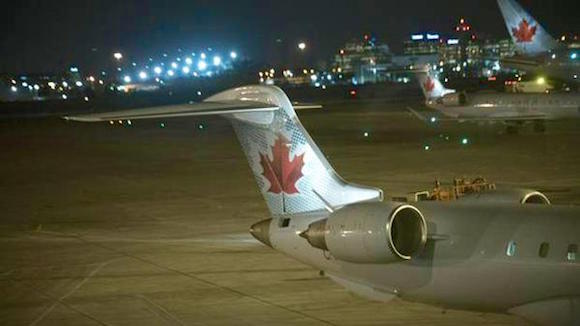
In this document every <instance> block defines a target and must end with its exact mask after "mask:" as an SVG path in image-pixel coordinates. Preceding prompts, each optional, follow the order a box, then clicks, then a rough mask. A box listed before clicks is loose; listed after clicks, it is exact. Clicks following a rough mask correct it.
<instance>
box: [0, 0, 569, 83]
mask: <svg viewBox="0 0 580 326" xmlns="http://www.w3.org/2000/svg"><path fill="white" fill-rule="evenodd" d="M519 2H520V3H521V4H522V5H523V6H524V7H526V8H527V9H529V10H530V11H531V12H532V15H534V16H535V17H536V18H537V19H538V20H540V21H541V22H542V24H543V25H544V27H546V28H547V30H548V31H549V32H550V33H551V34H552V35H555V36H556V35H560V34H562V33H565V32H578V31H579V29H580V28H579V19H578V16H577V12H578V11H577V6H576V5H577V0H566V1H562V0H555V1H546V0H519ZM461 16H464V17H465V18H466V19H468V21H469V22H470V23H471V24H472V26H473V28H474V29H475V31H476V32H479V33H484V34H486V35H489V36H493V37H507V32H506V30H505V26H504V23H503V20H502V18H501V14H500V12H499V9H498V7H497V4H496V1H495V0H471V1H468V0H438V1H412V0H409V1H400V0H397V1H391V0H381V1H379V0H376V1H356V0H346V1H344V0H333V1H312V0H311V1H304V0H294V1H249V0H247V1H244V0H235V1H215V0H213V1H208V0H206V1H196V0H179V1H178V0H176V1H155V0H58V1H47V0H8V1H3V4H2V7H1V9H0V27H1V28H2V34H1V36H0V58H1V61H0V72H10V73H20V72H51V71H58V70H62V69H64V68H65V67H67V66H69V65H71V64H76V65H78V66H80V68H81V69H88V68H91V67H96V66H97V65H102V64H104V63H105V62H106V60H110V58H111V54H112V53H113V52H114V51H115V50H120V51H122V52H123V53H124V54H126V55H127V56H128V57H130V58H134V59H139V58H146V57H148V56H152V55H156V54H160V53H162V52H168V53H175V50H176V49H177V48H178V47H181V48H183V49H187V50H198V49H199V48H201V47H202V46H203V47H213V48H216V49H224V51H226V50H227V51H228V52H229V50H230V49H235V50H237V51H239V52H240V53H242V54H246V55H249V56H251V57H252V58H253V59H254V61H256V62H258V63H266V62H267V63H271V64H277V63H282V62H283V63H288V62H290V63H293V62H294V61H293V60H295V58H294V54H295V53H296V54H297V52H298V51H297V50H296V49H295V47H296V44H297V42H298V41H299V40H305V41H307V42H308V45H309V48H308V52H307V53H308V54H307V59H308V61H309V62H312V63H315V62H317V61H320V60H328V59H329V58H330V57H331V56H332V55H333V53H334V52H335V51H336V50H337V49H338V48H339V47H340V46H341V45H342V44H344V42H346V41H347V40H349V39H351V38H353V37H360V36H361V35H362V34H363V33H368V32H372V33H373V35H375V36H376V37H377V39H378V40H382V41H385V42H387V44H389V45H390V46H391V48H392V49H393V50H395V51H398V50H400V48H401V43H402V41H403V40H405V39H407V38H408V37H409V34H410V33H413V32H426V31H434V32H440V33H442V34H447V33H451V32H452V27H453V26H454V25H455V23H456V20H457V19H458V18H459V17H461ZM277 39H279V40H281V42H277V41H276V40H277ZM294 63H295V62H294Z"/></svg>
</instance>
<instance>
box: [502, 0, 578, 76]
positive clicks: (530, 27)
mask: <svg viewBox="0 0 580 326" xmlns="http://www.w3.org/2000/svg"><path fill="white" fill-rule="evenodd" d="M497 3H498V5H499V8H500V10H501V13H502V15H503V17H504V20H505V23H506V27H507V30H508V33H509V34H510V36H511V38H512V40H513V42H514V44H515V46H516V49H517V52H518V54H517V55H515V56H513V57H507V58H503V59H502V60H501V63H502V65H504V66H507V67H510V68H513V69H517V70H523V71H529V72H532V73H537V74H545V75H548V76H551V77H554V78H557V79H561V80H563V81H568V82H574V83H577V82H578V78H579V76H580V61H579V59H578V52H580V51H579V49H568V48H567V47H566V46H564V45H563V44H560V43H558V42H557V41H556V40H555V39H554V38H552V36H550V34H548V32H546V30H545V29H544V28H543V27H542V26H541V25H540V24H539V23H538V21H537V20H536V19H534V17H532V16H531V15H530V14H529V13H528V12H527V11H526V10H525V9H524V8H522V7H521V6H520V5H519V4H518V3H517V2H516V1H515V0H497Z"/></svg>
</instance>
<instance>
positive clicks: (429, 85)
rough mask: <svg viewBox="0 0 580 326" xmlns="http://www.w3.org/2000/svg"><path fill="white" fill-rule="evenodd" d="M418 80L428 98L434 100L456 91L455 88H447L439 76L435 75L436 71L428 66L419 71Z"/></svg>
mask: <svg viewBox="0 0 580 326" xmlns="http://www.w3.org/2000/svg"><path fill="white" fill-rule="evenodd" d="M417 80H418V81H419V85H420V86H421V90H422V91H423V95H425V99H426V100H432V99H436V98H439V97H443V96H445V95H446V94H450V93H455V90H453V89H447V88H445V86H443V84H441V82H440V81H439V78H437V76H435V73H434V72H433V71H431V70H430V69H429V67H427V68H426V69H424V70H421V71H419V72H417Z"/></svg>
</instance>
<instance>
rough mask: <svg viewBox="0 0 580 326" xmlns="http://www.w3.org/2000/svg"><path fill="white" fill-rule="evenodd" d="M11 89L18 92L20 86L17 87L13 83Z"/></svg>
mask: <svg viewBox="0 0 580 326" xmlns="http://www.w3.org/2000/svg"><path fill="white" fill-rule="evenodd" d="M10 90H11V91H12V92H14V93H16V92H18V88H17V87H16V86H14V85H12V86H11V87H10Z"/></svg>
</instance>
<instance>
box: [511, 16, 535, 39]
mask: <svg viewBox="0 0 580 326" xmlns="http://www.w3.org/2000/svg"><path fill="white" fill-rule="evenodd" d="M536 29H537V26H531V25H530V23H528V21H527V20H525V19H523V20H522V21H521V22H520V24H519V25H518V27H517V28H516V27H513V28H512V34H513V35H514V37H515V38H516V41H517V42H518V43H529V42H532V41H533V40H534V36H535V35H536Z"/></svg>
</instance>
